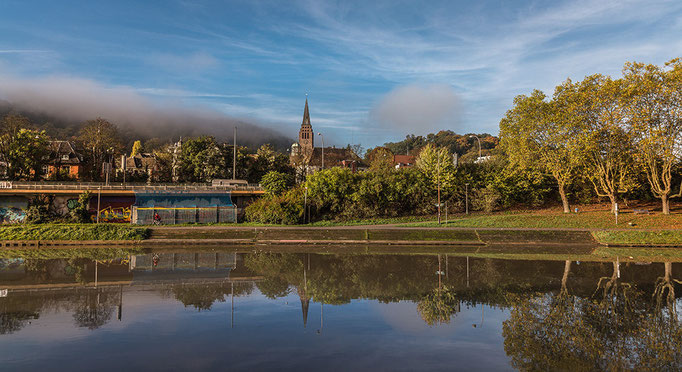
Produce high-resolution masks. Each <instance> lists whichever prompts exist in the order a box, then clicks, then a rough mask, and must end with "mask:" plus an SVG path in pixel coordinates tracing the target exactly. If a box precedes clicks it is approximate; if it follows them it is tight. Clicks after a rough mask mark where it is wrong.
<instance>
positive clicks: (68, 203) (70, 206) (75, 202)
mask: <svg viewBox="0 0 682 372" xmlns="http://www.w3.org/2000/svg"><path fill="white" fill-rule="evenodd" d="M76 207H78V199H69V200H67V201H66V208H68V209H69V210H73V209H74V208H76Z"/></svg>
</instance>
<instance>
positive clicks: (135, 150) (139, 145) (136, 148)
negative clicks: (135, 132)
mask: <svg viewBox="0 0 682 372" xmlns="http://www.w3.org/2000/svg"><path fill="white" fill-rule="evenodd" d="M141 152H142V142H140V141H139V140H138V141H135V142H134V143H133V149H132V151H130V156H135V155H137V154H139V153H141Z"/></svg>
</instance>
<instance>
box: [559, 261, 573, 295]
mask: <svg viewBox="0 0 682 372" xmlns="http://www.w3.org/2000/svg"><path fill="white" fill-rule="evenodd" d="M570 272H571V261H570V260H566V261H565V262H564V275H563V276H562V277H561V294H563V295H566V294H568V288H567V287H566V283H567V282H568V274H569V273H570Z"/></svg>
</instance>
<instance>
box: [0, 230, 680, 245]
mask: <svg viewBox="0 0 682 372" xmlns="http://www.w3.org/2000/svg"><path fill="white" fill-rule="evenodd" d="M63 226H64V225H54V226H53V228H54V229H55V230H59V229H60V228H63ZM97 226H98V225H82V226H79V225H71V226H70V228H72V229H73V228H82V229H84V230H88V229H97V228H98V227H97ZM99 226H101V225H99ZM31 228H32V227H28V228H27V229H31ZM40 228H41V229H42V230H43V232H44V231H45V230H47V231H48V232H49V231H50V226H47V225H43V226H41V227H40ZM118 229H120V230H123V233H125V232H126V230H128V229H129V230H131V231H133V230H134V231H136V232H137V234H136V235H133V234H129V235H128V236H127V237H126V238H125V239H116V238H111V239H73V240H72V239H44V238H42V239H30V238H28V239H6V240H0V249H12V248H32V247H34V248H38V247H44V248H49V247H66V246H69V247H76V246H88V247H104V246H116V247H125V246H135V247H158V246H163V245H171V246H178V245H193V246H194V245H219V244H234V245H253V244H256V245H312V246H319V245H400V246H408V245H424V246H501V245H530V246H539V245H541V246H595V247H597V246H602V247H612V248H617V247H625V248H627V247H630V248H634V247H647V248H682V230H655V229H638V230H634V229H585V228H507V227H498V228H489V227H470V228H467V227H416V226H409V225H365V226H361V225H357V226H330V227H309V226H263V227H248V226H154V227H136V226H130V227H124V226H120V227H118ZM26 235H29V236H30V234H24V236H26ZM48 235H50V234H48ZM43 236H45V234H43ZM87 236H90V237H93V236H97V235H93V234H90V235H87Z"/></svg>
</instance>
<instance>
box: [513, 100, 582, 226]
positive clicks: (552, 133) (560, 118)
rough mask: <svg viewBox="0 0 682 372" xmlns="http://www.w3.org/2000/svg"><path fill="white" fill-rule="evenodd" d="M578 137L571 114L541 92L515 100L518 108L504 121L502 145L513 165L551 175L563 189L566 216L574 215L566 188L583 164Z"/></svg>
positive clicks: (515, 106)
mask: <svg viewBox="0 0 682 372" xmlns="http://www.w3.org/2000/svg"><path fill="white" fill-rule="evenodd" d="M560 94H561V90H560V89H558V90H557V95H560ZM577 134H578V128H577V127H576V126H575V121H574V119H573V118H572V117H570V115H569V113H568V112H567V111H566V110H562V109H561V108H560V107H557V104H556V103H555V102H548V101H546V96H545V94H544V93H542V92H541V91H539V90H535V91H533V93H532V94H531V95H530V96H525V95H520V96H517V97H516V98H514V107H513V108H512V109H511V110H509V111H507V114H506V116H505V117H504V118H503V119H502V120H501V121H500V143H501V145H502V147H503V149H504V151H505V153H506V154H507V155H508V156H509V159H510V162H511V163H512V164H513V165H514V166H521V167H525V168H536V169H540V170H541V171H543V172H546V173H548V174H551V175H552V177H554V179H555V180H556V182H557V184H558V186H559V195H560V196H561V203H562V205H563V209H564V213H569V212H570V208H569V205H568V198H567V196H566V187H567V186H568V185H570V184H571V183H572V182H573V180H574V179H575V177H576V171H577V169H578V167H579V165H580V161H581V154H580V151H579V145H578V141H577V140H576V139H577Z"/></svg>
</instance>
